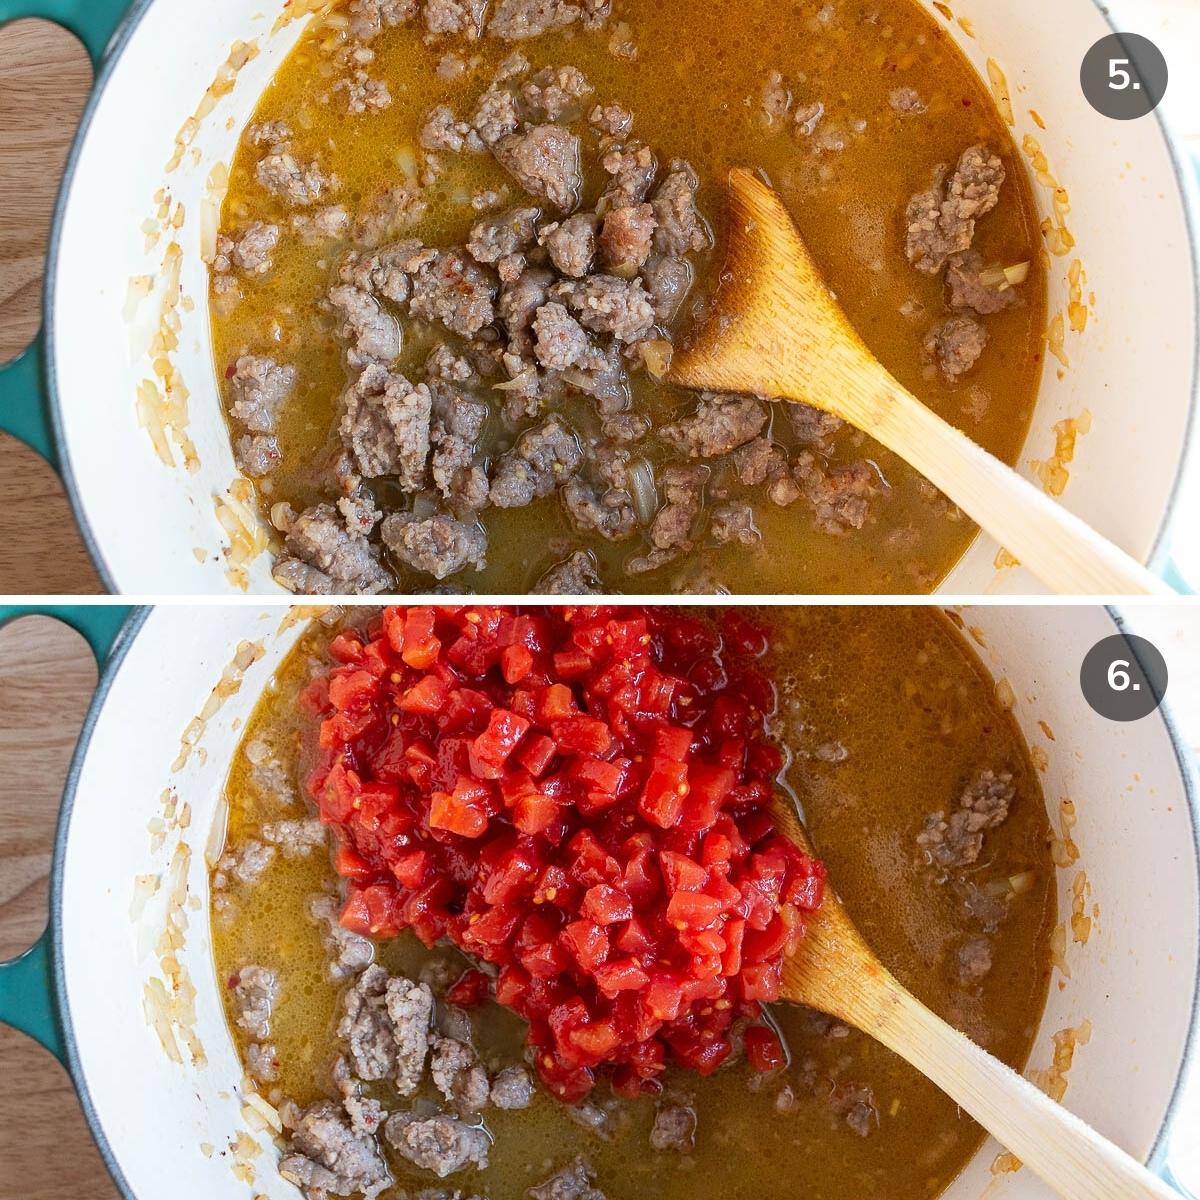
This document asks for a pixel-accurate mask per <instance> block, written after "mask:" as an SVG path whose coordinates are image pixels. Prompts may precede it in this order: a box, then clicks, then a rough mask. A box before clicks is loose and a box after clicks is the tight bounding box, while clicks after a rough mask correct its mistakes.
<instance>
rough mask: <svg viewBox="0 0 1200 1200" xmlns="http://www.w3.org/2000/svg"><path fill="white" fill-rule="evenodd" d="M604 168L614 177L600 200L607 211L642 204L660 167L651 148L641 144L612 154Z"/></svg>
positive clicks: (608, 154)
mask: <svg viewBox="0 0 1200 1200" xmlns="http://www.w3.org/2000/svg"><path fill="white" fill-rule="evenodd" d="M601 166H603V167H604V169H605V171H607V172H608V174H609V175H611V176H612V179H611V180H610V181H609V184H608V186H607V187H606V188H605V189H604V194H603V196H602V197H601V199H600V208H602V209H604V210H607V209H610V208H628V207H629V206H630V205H632V204H641V202H642V201H643V200H645V199H646V197H647V195H649V192H650V187H651V185H652V184H653V183H654V177H655V175H656V174H657V173H658V164H657V163H656V162H655V160H654V155H653V154H652V153H651V152H650V149H649V147H647V146H641V145H637V144H634V145H632V146H628V147H624V148H620V149H616V150H610V151H609V152H608V153H607V154H606V155H605V156H604V158H603V159H601Z"/></svg>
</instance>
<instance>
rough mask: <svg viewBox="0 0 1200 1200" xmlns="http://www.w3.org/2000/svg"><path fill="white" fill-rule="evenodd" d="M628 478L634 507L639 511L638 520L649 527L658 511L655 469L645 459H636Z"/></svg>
mask: <svg viewBox="0 0 1200 1200" xmlns="http://www.w3.org/2000/svg"><path fill="white" fill-rule="evenodd" d="M626 478H627V479H628V480H629V494H630V495H631V496H632V497H633V507H634V508H636V509H637V515H638V520H639V521H640V522H641V523H642V524H643V525H649V524H650V522H651V521H652V520H654V514H655V513H656V512H657V511H658V493H657V491H656V490H655V487H654V469H653V468H652V467H651V466H650V464H649V463H648V462H647V461H646V460H645V459H644V458H635V459H634V460H633V462H631V463H630V464H629V467H628V468H627V470H626Z"/></svg>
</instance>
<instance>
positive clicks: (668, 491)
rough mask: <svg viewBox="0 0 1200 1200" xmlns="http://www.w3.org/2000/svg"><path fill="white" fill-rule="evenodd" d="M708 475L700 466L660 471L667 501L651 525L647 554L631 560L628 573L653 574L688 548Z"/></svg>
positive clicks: (661, 485)
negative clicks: (648, 572) (656, 569)
mask: <svg viewBox="0 0 1200 1200" xmlns="http://www.w3.org/2000/svg"><path fill="white" fill-rule="evenodd" d="M708 474H709V471H708V468H707V467H702V466H695V467H667V468H666V469H665V470H664V471H663V473H662V478H661V480H660V491H661V492H662V494H663V496H664V497H665V501H666V502H665V503H664V504H663V506H662V507H661V508H660V509H659V510H658V512H657V513H655V514H654V520H653V521H652V522H651V523H650V534H649V538H650V547H651V549H650V552H649V554H645V555H639V556H638V557H637V558H633V559H630V561H629V562H628V564H626V570H627V571H629V572H630V573H631V574H635V575H638V574H641V573H643V572H645V571H653V570H654V569H655V568H657V567H661V566H662V565H663V564H664V563H668V562H670V561H671V560H672V559H674V558H678V557H679V555H681V554H682V553H683V552H684V551H685V550H690V549H691V547H692V542H691V536H692V526H693V525H695V523H696V518H697V517H698V516H699V515H700V508H701V506H702V504H703V502H704V485H705V483H706V482H707V480H708Z"/></svg>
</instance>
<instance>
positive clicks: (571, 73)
mask: <svg viewBox="0 0 1200 1200" xmlns="http://www.w3.org/2000/svg"><path fill="white" fill-rule="evenodd" d="M591 91H592V86H591V84H590V83H588V81H587V80H586V79H585V78H584V75H583V72H582V71H580V70H579V68H578V67H544V68H543V69H542V70H540V71H539V72H538V73H537V74H536V75H534V76H533V78H532V79H530V80H529V81H528V82H526V83H525V84H524V85H523V86H522V88H521V103H522V105H523V106H524V110H525V118H526V120H528V121H533V122H536V123H538V124H541V123H543V122H546V121H560V120H563V119H564V118H565V119H566V120H568V121H573V120H575V119H576V118H577V117H578V116H579V114H580V103H579V102H580V101H581V100H582V99H583V97H584V96H587V95H589V94H590V93H591Z"/></svg>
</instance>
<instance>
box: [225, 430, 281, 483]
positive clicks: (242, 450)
mask: <svg viewBox="0 0 1200 1200" xmlns="http://www.w3.org/2000/svg"><path fill="white" fill-rule="evenodd" d="M233 457H234V459H235V460H236V462H237V465H238V466H239V467H240V468H241V470H242V472H243V473H244V474H246V475H249V476H250V477H251V478H252V479H261V478H262V477H263V476H264V475H269V474H270V473H271V472H272V471H273V470H275V468H276V467H277V466H279V464H280V462H281V461H282V459H283V454H282V452H281V451H280V449H279V443H278V441H276V439H275V436H274V435H273V434H269V433H267V434H263V433H256V434H254V435H253V436H250V435H247V436H245V437H240V438H238V439H237V441H236V442H234V443H233Z"/></svg>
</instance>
